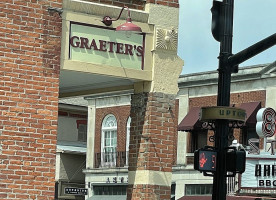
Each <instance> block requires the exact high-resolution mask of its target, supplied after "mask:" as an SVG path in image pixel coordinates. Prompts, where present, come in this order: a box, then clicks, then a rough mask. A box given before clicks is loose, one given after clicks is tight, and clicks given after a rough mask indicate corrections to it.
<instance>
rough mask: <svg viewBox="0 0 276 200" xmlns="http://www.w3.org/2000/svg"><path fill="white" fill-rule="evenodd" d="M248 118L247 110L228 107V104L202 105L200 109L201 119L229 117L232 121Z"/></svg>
mask: <svg viewBox="0 0 276 200" xmlns="http://www.w3.org/2000/svg"><path fill="white" fill-rule="evenodd" d="M245 118H246V112H245V110H243V109H240V108H234V107H226V106H213V107H202V108H201V111H200V120H201V121H209V120H217V119H227V120H230V121H231V120H232V121H242V122H244V121H245Z"/></svg>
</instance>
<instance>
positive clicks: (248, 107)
mask: <svg viewBox="0 0 276 200" xmlns="http://www.w3.org/2000/svg"><path fill="white" fill-rule="evenodd" d="M240 108H241V109H244V110H245V111H246V120H245V123H246V124H256V122H257V120H256V115H257V112H258V111H259V110H260V108H261V102H249V103H242V104H241V105H240Z"/></svg>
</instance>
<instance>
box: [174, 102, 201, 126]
mask: <svg viewBox="0 0 276 200" xmlns="http://www.w3.org/2000/svg"><path fill="white" fill-rule="evenodd" d="M199 112H200V108H198V107H195V108H191V109H190V111H189V112H188V114H187V115H186V116H185V117H184V119H183V120H182V121H181V122H180V124H179V125H178V130H179V131H191V130H194V129H195V127H200V125H201V123H200V122H199V121H198V120H199Z"/></svg>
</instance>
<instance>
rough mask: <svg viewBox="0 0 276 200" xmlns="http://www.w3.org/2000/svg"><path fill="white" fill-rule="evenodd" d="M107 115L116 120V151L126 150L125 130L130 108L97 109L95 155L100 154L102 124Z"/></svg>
mask: <svg viewBox="0 0 276 200" xmlns="http://www.w3.org/2000/svg"><path fill="white" fill-rule="evenodd" d="M108 114H112V115H114V116H115V117H116V120H117V151H125V150H126V130H127V120H128V118H129V116H130V106H116V107H108V108H97V110H96V125H95V126H96V129H95V153H100V152H101V135H102V122H103V120H104V118H105V117H106V116H107V115H108Z"/></svg>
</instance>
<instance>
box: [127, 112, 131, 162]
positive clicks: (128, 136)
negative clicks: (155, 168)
mask: <svg viewBox="0 0 276 200" xmlns="http://www.w3.org/2000/svg"><path fill="white" fill-rule="evenodd" d="M130 122H131V118H130V117H129V118H128V120H127V127H126V128H127V130H126V166H128V151H129V140H130Z"/></svg>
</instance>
